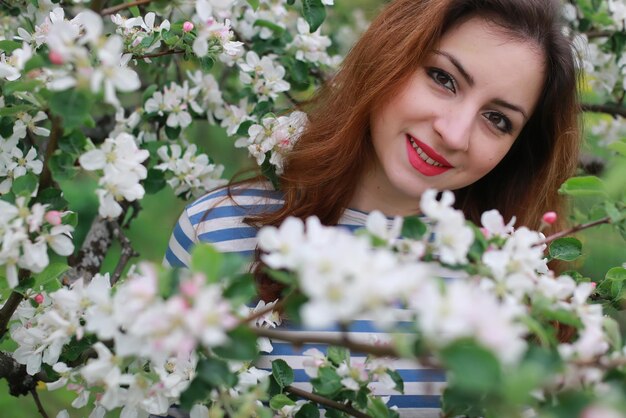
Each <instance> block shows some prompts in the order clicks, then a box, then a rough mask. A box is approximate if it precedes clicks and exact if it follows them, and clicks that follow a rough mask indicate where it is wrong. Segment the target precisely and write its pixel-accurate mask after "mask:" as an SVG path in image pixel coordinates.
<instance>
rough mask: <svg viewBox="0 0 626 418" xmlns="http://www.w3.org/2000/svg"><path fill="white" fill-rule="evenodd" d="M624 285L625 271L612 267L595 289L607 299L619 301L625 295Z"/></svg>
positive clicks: (625, 279)
mask: <svg viewBox="0 0 626 418" xmlns="http://www.w3.org/2000/svg"><path fill="white" fill-rule="evenodd" d="M625 283H626V269H625V268H623V267H613V268H612V269H610V270H609V271H608V272H607V273H606V275H605V277H604V280H602V282H600V284H599V285H598V287H597V292H598V293H599V294H601V295H605V296H606V297H608V298H609V299H613V300H616V301H617V300H621V299H623V298H624V296H625V295H626V289H625V287H624V284H625Z"/></svg>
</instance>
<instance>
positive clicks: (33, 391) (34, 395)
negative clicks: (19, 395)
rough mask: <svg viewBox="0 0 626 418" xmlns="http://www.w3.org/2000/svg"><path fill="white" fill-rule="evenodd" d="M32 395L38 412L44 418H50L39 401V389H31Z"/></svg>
mask: <svg viewBox="0 0 626 418" xmlns="http://www.w3.org/2000/svg"><path fill="white" fill-rule="evenodd" d="M30 393H31V394H32V395H33V398H34V399H35V403H36V404H37V411H39V413H40V414H41V416H42V417H43V418H48V414H46V410H45V409H43V405H42V404H41V400H40V399H39V394H38V393H37V389H36V388H35V389H31V390H30Z"/></svg>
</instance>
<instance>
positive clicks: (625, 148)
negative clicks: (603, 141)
mask: <svg viewBox="0 0 626 418" xmlns="http://www.w3.org/2000/svg"><path fill="white" fill-rule="evenodd" d="M607 148H608V149H610V150H613V151H615V152H617V153H619V154H621V155H622V157H626V142H624V141H616V142H613V143H611V144H609V145H607Z"/></svg>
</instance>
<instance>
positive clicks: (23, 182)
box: [11, 172, 39, 197]
mask: <svg viewBox="0 0 626 418" xmlns="http://www.w3.org/2000/svg"><path fill="white" fill-rule="evenodd" d="M38 181H39V177H38V176H37V175H36V174H33V173H32V172H28V173H26V174H24V175H23V176H20V177H18V178H16V179H15V180H13V185H12V186H11V191H12V192H13V193H15V195H16V196H24V197H28V196H30V195H32V194H33V192H34V191H35V189H36V188H37V183H38Z"/></svg>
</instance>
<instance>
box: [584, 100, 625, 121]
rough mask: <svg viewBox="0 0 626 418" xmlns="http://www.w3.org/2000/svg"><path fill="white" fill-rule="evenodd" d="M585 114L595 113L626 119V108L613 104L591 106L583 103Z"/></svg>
mask: <svg viewBox="0 0 626 418" xmlns="http://www.w3.org/2000/svg"><path fill="white" fill-rule="evenodd" d="M581 108H582V110H583V112H595V113H607V114H609V115H611V116H614V117H615V116H621V117H623V118H625V117H626V108H624V107H622V106H617V105H611V104H589V103H583V104H582V105H581Z"/></svg>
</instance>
